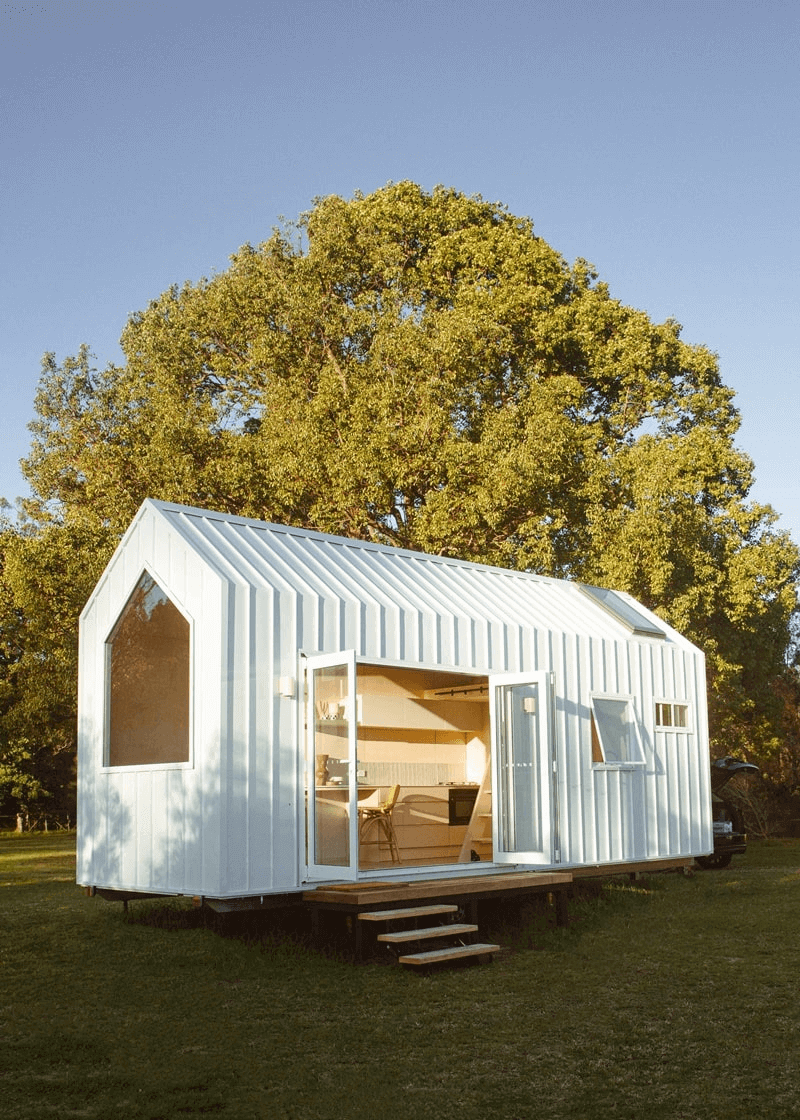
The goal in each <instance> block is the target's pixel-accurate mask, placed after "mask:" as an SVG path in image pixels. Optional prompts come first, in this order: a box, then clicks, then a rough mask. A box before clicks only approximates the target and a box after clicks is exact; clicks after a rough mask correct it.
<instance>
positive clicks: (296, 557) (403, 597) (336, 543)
mask: <svg viewBox="0 0 800 1120" xmlns="http://www.w3.org/2000/svg"><path fill="white" fill-rule="evenodd" d="M148 514H154V515H156V517H157V519H158V520H161V521H163V522H164V523H165V524H166V525H167V526H168V527H169V529H170V530H171V531H172V532H174V533H176V534H177V535H178V536H179V537H180V538H181V539H182V540H183V541H184V542H185V543H186V545H187V546H188V547H189V548H190V549H191V550H192V551H193V552H194V553H195V554H196V555H197V556H198V557H199V558H200V559H201V561H202V562H204V563H205V564H207V565H209V567H211V568H212V569H213V570H215V571H216V572H217V573H218V574H219V575H220V576H221V577H222V578H223V579H228V580H230V581H233V582H234V583H236V584H245V585H248V586H250V587H252V588H276V589H277V590H279V591H297V592H304V593H307V594H309V595H312V596H316V597H318V598H319V599H321V600H322V599H336V600H338V601H339V602H340V603H344V604H351V605H352V604H355V605H357V607H358V609H359V610H360V611H361V612H362V613H364V614H365V615H371V614H377V615H379V616H382V617H383V618H384V619H385V617H386V616H391V615H395V616H397V615H400V614H403V615H406V616H407V615H408V614H409V613H411V614H412V615H417V616H419V617H425V618H427V620H428V622H429V623H430V622H431V621H433V622H434V624H435V625H436V626H438V627H445V628H452V627H456V628H460V630H461V632H462V635H463V634H465V633H467V632H468V631H469V630H470V629H472V630H473V631H475V630H476V628H477V629H479V630H481V631H486V632H487V633H488V632H490V630H491V628H492V627H493V626H498V625H499V626H500V627H501V628H502V629H504V630H505V629H506V628H510V629H512V630H514V631H519V630H530V629H535V630H545V631H553V632H566V633H574V634H583V635H589V636H592V637H597V638H600V639H609V640H626V639H630V638H635V640H637V641H648V642H653V641H656V642H658V644H661V643H662V641H664V640H666V641H667V642H670V643H677V644H679V645H681V646H684V647H690V646H691V643H689V642H687V641H686V639H684V638H682V637H681V635H679V634H678V633H677V632H676V631H674V630H673V629H672V628H671V627H669V626H668V625H667V624H666V623H664V622H663V621H662V620H661V619H659V618H658V617H657V616H656V615H655V614H653V612H651V611H649V610H647V608H645V607H643V606H642V605H641V604H639V603H637V602H636V600H634V599H633V598H632V597H631V596H629V595H626V594H624V593H623V592H606V591H602V592H601V594H600V595H599V597H598V593H597V589H590V593H589V594H587V593H586V591H587V589H586V588H585V586H584V585H581V584H579V583H574V582H570V581H567V580H558V579H552V578H550V577H547V576H541V575H535V574H533V573H530V572H519V571H515V570H511V569H505V568H497V567H492V566H489V565H485V564H476V563H473V562H470V561H466V560H458V559H455V558H452V557H446V556H434V555H430V554H428V553H422V552H412V551H409V550H406V549H400V548H394V547H390V546H387V545H382V544H377V543H374V542H370V541H362V540H356V539H350V538H347V537H338V536H333V535H330V534H327V533H321V532H317V531H314V530H308V529H300V528H296V527H294V526H288V525H275V524H271V523H269V522H264V521H257V520H253V519H251V518H246V517H239V516H235V515H232V514H224V513H217V512H214V511H211V510H203V509H197V508H194V507H191V506H183V505H178V504H174V503H170V502H161V501H155V500H152V499H148V500H146V501H145V502H144V503H143V505H142V507H141V508H140V510H139V512H138V513H137V515H136V518H135V519H134V522H133V523H132V525H131V527H130V528H129V530H128V532H127V533H126V535H125V537H123V540H122V542H121V544H120V546H119V549H118V552H119V551H120V550H122V549H124V547H125V541H126V539H127V537H128V536H129V534H130V533H131V532H133V531H134V530H135V527H136V525H137V523H138V522H139V521H140V520H141V519H142V518H143V517H145V516H147V515H148ZM115 555H116V554H115ZM112 563H113V560H112ZM102 582H103V580H102V579H101V581H100V584H102ZM100 584H98V587H99V586H100ZM90 602H91V600H90ZM615 608H616V609H615ZM407 628H408V619H407V618H406V629H407ZM463 640H464V639H463V636H462V643H463ZM473 641H479V642H481V644H482V640H481V639H480V638H473ZM387 656H389V655H388V654H387ZM483 660H484V658H482V657H479V658H478V661H479V662H482V661H483ZM512 660H513V659H512Z"/></svg>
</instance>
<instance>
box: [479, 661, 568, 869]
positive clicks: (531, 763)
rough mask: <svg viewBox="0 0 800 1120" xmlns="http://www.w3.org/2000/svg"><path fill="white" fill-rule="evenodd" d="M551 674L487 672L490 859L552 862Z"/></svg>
mask: <svg viewBox="0 0 800 1120" xmlns="http://www.w3.org/2000/svg"><path fill="white" fill-rule="evenodd" d="M552 679H553V678H552V673H546V672H537V673H507V674H503V675H498V676H491V677H489V696H490V704H489V711H490V718H491V727H492V770H493V778H492V786H493V791H494V792H493V811H492V837H493V843H494V860H495V862H496V863H527V864H534V865H540V866H550V865H551V864H553V863H554V862H555V852H556V843H555V822H556V811H555V805H554V801H553V787H554V782H553V764H554V757H555V756H554V752H553V731H552V724H553V718H552V706H553V698H552V692H553V687H552Z"/></svg>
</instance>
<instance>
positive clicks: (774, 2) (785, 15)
mask: <svg viewBox="0 0 800 1120" xmlns="http://www.w3.org/2000/svg"><path fill="white" fill-rule="evenodd" d="M0 87H2V88H0V96H2V105H3V109H2V113H1V114H0V153H2V163H0V192H1V193H0V204H1V208H0V213H1V214H2V219H1V221H2V226H1V228H2V240H1V241H0V249H1V250H2V252H1V253H0V385H1V386H2V399H3V407H2V410H0V495H5V497H6V498H8V499H13V498H14V497H15V496H16V495H18V494H21V493H23V492H24V489H25V488H24V483H23V481H22V478H21V476H20V474H19V471H18V467H17V463H18V460H19V459H20V457H22V456H23V455H25V454H26V452H27V449H28V445H29V433H28V432H27V428H26V425H27V424H28V422H29V421H30V419H31V418H32V416H33V399H34V393H35V389H36V383H37V381H38V377H39V369H40V360H41V356H42V354H43V353H44V352H45V351H55V353H56V355H57V357H58V358H59V359H63V358H64V357H65V356H66V355H68V354H73V353H75V352H76V351H77V348H78V346H79V345H80V344H81V343H82V342H86V343H88V344H89V345H90V347H91V349H92V350H93V352H94V353H95V354H96V356H97V362H98V364H99V365H101V366H102V365H105V364H106V363H107V362H108V361H115V360H119V359H120V357H121V355H120V351H119V349H118V346H117V340H118V338H119V335H120V333H121V331H122V328H123V327H124V325H125V322H126V320H127V317H128V315H129V314H130V313H132V312H134V311H136V310H138V309H140V308H143V307H145V306H146V305H147V303H148V301H149V300H150V299H152V298H154V297H155V296H157V295H158V294H159V293H160V292H162V291H163V290H164V289H166V288H168V287H169V286H170V285H171V284H173V283H182V282H183V281H184V280H197V279H199V278H200V277H201V276H208V275H211V274H212V273H213V272H215V271H221V270H222V269H224V268H225V267H226V264H227V258H228V255H229V254H230V253H232V252H233V251H235V250H236V249H237V248H238V247H239V246H240V245H242V244H244V243H245V242H251V243H258V242H259V241H262V240H264V239H265V238H267V237H268V236H269V233H270V231H271V228H272V226H273V225H274V224H276V222H277V221H278V219H279V216H281V215H284V216H286V217H287V218H292V217H296V216H297V215H298V214H299V213H300V212H301V211H303V210H305V209H307V208H308V207H309V206H310V204H311V202H312V200H313V198H314V197H316V196H320V195H327V194H332V193H337V194H342V195H344V196H347V197H349V196H351V195H352V194H353V192H354V191H356V190H361V191H364V192H369V191H372V190H375V189H377V188H378V187H381V186H383V185H384V184H385V183H387V182H389V181H390V180H393V181H397V180H401V179H413V180H415V181H416V182H418V183H421V184H422V185H423V186H424V187H426V188H431V187H433V186H434V185H436V184H437V183H443V184H445V185H447V186H453V187H456V188H457V189H459V190H461V191H464V192H465V193H469V194H481V195H483V197H484V198H487V199H490V200H492V201H501V202H503V203H505V204H506V205H507V206H508V207H509V209H510V210H511V211H512V212H513V213H515V214H519V215H526V216H528V217H530V218H531V219H532V220H533V222H534V225H535V229H536V231H537V233H539V234H540V235H541V236H542V237H544V238H545V240H547V241H548V242H549V243H550V244H551V245H552V246H553V247H554V248H556V249H558V250H559V251H560V252H561V253H562V254H563V255H564V256H565V257H566V258H567V259H568V260H570V261H572V260H574V259H575V258H576V257H579V256H580V257H585V258H587V259H588V260H590V261H591V262H592V263H593V264H594V265H595V267H596V268H597V270H598V272H599V274H600V276H601V277H602V279H604V280H605V281H606V282H607V283H608V284H609V286H610V289H611V292H612V294H613V295H614V296H616V297H617V298H619V299H621V300H622V301H623V302H624V303H627V304H630V305H632V306H635V307H640V308H643V309H644V310H646V311H647V312H648V313H649V314H650V316H651V317H652V318H654V319H656V320H658V321H661V320H663V319H665V318H667V317H673V318H676V319H677V320H678V321H679V322H680V323H682V324H683V337H684V338H685V339H686V340H687V341H689V342H702V343H705V344H706V345H707V346H709V347H710V348H711V349H712V350H714V351H716V352H717V353H718V354H719V356H720V362H721V368H722V374H723V379H724V381H725V382H726V383H727V384H728V385H730V386H731V387H732V388H733V389H734V390H735V391H736V394H737V404H738V407H739V408H740V410H741V414H742V427H741V431H740V433H739V439H738V443H739V446H740V447H741V448H742V449H743V450H744V451H746V452H747V453H748V454H749V455H750V456H751V457H752V458H753V460H754V461H755V465H756V485H755V486H754V488H753V491H752V495H751V496H752V498H753V500H756V501H759V502H765V503H768V504H770V505H772V506H773V507H774V508H775V509H776V511H777V512H779V513H780V514H781V515H782V517H781V521H780V522H779V525H780V527H782V528H785V529H788V530H790V531H791V532H792V534H793V536H794V539H795V540H796V541H797V542H798V543H800V487H799V486H798V458H799V455H798V437H797V419H796V413H797V411H798V397H799V396H800V343H799V342H798V338H799V337H800V329H799V328H800V323H798V280H799V279H800V276H798V272H799V271H800V265H799V264H798V262H800V217H799V216H798V215H799V214H800V205H799V204H800V141H799V137H798V132H799V131H800V129H799V128H798V125H799V123H800V5H798V4H797V3H796V2H792V3H790V2H788V0H786V2H784V0H760V2H759V3H755V2H751V0H659V2H656V0H635V2H621V0H607V2H603V0H591V2H584V0H558V2H551V0H528V2H524V3H523V2H518V0H458V2H456V0H404V2H402V3H398V2H396V0H293V2H286V0H262V2H260V3H251V2H249V0H228V2H226V3H224V4H209V3H205V2H204V0H195V2H193V3H191V4H190V3H184V2H183V0H172V2H171V0H163V2H161V3H157V4H156V3H150V2H147V0H142V2H137V0H129V2H115V0H104V2H103V3H95V2H94V0H71V2H70V0H61V2H59V3H51V2H50V0H45V2H43V3H28V2H20V3H6V2H2V3H0ZM154 496H157V495H154Z"/></svg>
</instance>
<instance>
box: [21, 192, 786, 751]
mask: <svg viewBox="0 0 800 1120" xmlns="http://www.w3.org/2000/svg"><path fill="white" fill-rule="evenodd" d="M121 341H122V348H123V352H124V354H125V363H124V364H123V365H122V366H120V367H117V366H111V367H109V368H107V369H105V370H102V371H98V370H95V369H93V368H92V365H91V359H90V355H89V353H88V350H87V349H86V348H83V349H81V351H80V352H79V353H78V355H77V357H75V358H72V359H68V360H67V361H65V362H63V363H62V364H61V365H59V364H58V363H57V362H56V360H55V358H54V357H52V356H48V357H47V358H46V359H45V367H44V371H43V377H42V381H41V385H40V390H39V394H38V397H37V401H36V419H35V420H34V422H33V424H32V431H33V443H32V447H31V453H30V455H29V457H28V459H27V462H26V464H25V471H26V474H27V477H28V479H29V481H30V483H31V486H32V489H33V494H34V497H33V500H32V501H31V502H29V503H28V505H27V507H26V513H27V516H28V518H29V520H30V524H31V525H33V526H34V531H33V536H34V538H36V540H37V542H38V539H39V537H40V536H41V535H43V534H44V535H45V536H47V535H48V534H50V535H52V534H55V536H54V537H53V539H56V538H58V539H66V537H64V534H68V533H72V534H73V537H74V539H76V540H77V539H85V540H90V541H91V542H92V545H91V547H92V548H93V549H94V552H93V556H95V557H97V558H98V560H97V562H96V563H93V564H91V565H88V566H87V569H86V570H87V573H89V574H91V573H93V571H94V569H95V568H96V567H97V563H99V560H100V559H104V558H105V556H106V555H107V554H108V551H109V550H110V549H111V548H112V547H113V543H114V541H116V540H117V539H118V538H119V535H120V534H121V532H122V531H123V530H124V528H125V526H126V525H127V523H128V522H129V520H130V518H131V517H132V515H133V513H134V512H135V510H136V509H137V507H138V506H139V504H140V502H141V501H142V499H143V498H145V497H147V496H154V497H158V498H163V499H168V500H176V501H183V502H188V503H192V504H195V505H200V506H205V507H211V508H216V509H221V510H226V511H230V512H238V513H243V514H246V515H249V516H255V517H261V518H266V519H270V520H276V521H284V522H290V523H293V524H302V525H305V526H311V527H315V528H319V529H323V530H326V531H332V532H337V533H344V534H347V535H352V536H357V537H368V538H373V539H377V540H381V541H386V542H388V543H391V544H398V545H402V546H405V547H411V548H420V549H424V550H427V551H433V552H440V553H445V554H449V555H457V556H462V557H465V558H468V559H474V560H481V561H486V562H489V563H496V564H502V565H507V566H512V567H519V568H525V569H530V570H534V571H538V572H543V573H547V574H550V575H557V576H565V577H573V578H579V579H584V580H589V581H593V582H597V583H602V584H605V585H608V586H614V587H617V588H621V589H626V590H630V591H631V592H633V593H634V594H635V595H637V596H638V597H639V598H641V599H642V600H643V601H644V602H646V603H648V604H649V605H650V606H652V607H654V608H655V609H657V610H658V611H659V612H661V613H662V614H663V615H664V616H665V617H666V618H667V619H668V620H670V621H672V622H674V623H675V624H676V625H677V626H678V627H679V628H680V629H681V630H683V631H684V632H685V633H687V634H688V635H689V636H690V637H692V638H693V639H694V640H696V641H697V642H698V643H699V644H700V645H701V646H702V647H703V648H704V649H705V650H706V652H707V654H708V657H709V667H710V680H711V686H712V688H711V691H712V712H713V717H714V725H713V726H714V731H715V734H716V735H717V736H718V738H719V741H720V747H722V748H725V747H727V746H729V745H732V744H733V742H734V741H735V743H736V744H737V745H742V746H745V747H748V748H750V749H751V750H754V751H766V750H769V749H770V745H771V744H772V742H773V739H774V735H775V728H776V726H777V724H776V722H775V718H774V712H772V710H771V709H770V697H771V696H774V692H772V691H771V690H770V687H769V686H770V683H771V681H772V680H773V679H774V677H775V675H776V674H777V673H778V672H779V670H780V668H781V666H782V656H783V652H784V650H785V648H786V644H787V641H788V626H789V620H790V617H791V615H792V612H793V611H794V609H795V607H796V582H797V578H798V552H797V549H796V548H795V546H794V545H793V544H792V542H791V541H790V539H789V538H788V537H787V536H786V535H785V534H782V533H779V532H777V531H776V530H775V528H774V514H773V513H772V511H771V510H770V509H769V508H768V507H760V506H755V505H753V504H752V503H750V502H749V500H748V494H749V490H750V487H751V483H752V464H751V463H750V461H749V460H748V459H747V458H746V457H745V456H744V455H742V454H741V453H740V452H739V451H737V449H736V446H735V442H734V441H735V435H736V431H737V427H738V423H739V417H738V414H737V411H736V409H735V407H734V404H733V394H732V392H731V390H730V389H728V388H727V387H726V386H725V385H724V384H723V382H722V380H721V377H720V372H719V366H718V362H717V360H716V358H715V356H714V355H713V354H712V353H711V352H710V351H709V350H707V349H706V348H705V347H703V346H695V345H689V344H687V343H685V342H684V341H683V340H682V339H681V337H680V328H679V325H678V324H677V323H675V322H673V321H668V322H666V323H661V324H656V323H653V322H652V321H651V320H650V319H649V317H648V316H647V315H646V314H645V313H644V312H642V311H638V310H634V309H632V308H630V307H626V306H623V305H622V304H621V303H620V302H619V301H617V300H615V299H613V298H612V296H611V295H610V293H609V291H608V289H607V287H606V285H604V284H603V283H601V282H599V281H598V279H597V277H596V275H595V274H594V272H593V270H592V269H591V267H590V266H589V265H587V264H586V263H585V262H584V261H578V262H576V263H575V264H574V265H572V266H570V265H569V264H568V263H567V262H566V261H565V260H564V259H563V258H562V257H561V256H560V255H559V254H558V253H557V252H556V251H555V250H553V249H552V248H550V246H549V245H547V244H546V243H545V242H544V241H542V240H541V238H539V237H537V236H536V235H535V234H534V232H533V228H532V226H531V223H530V222H529V221H528V220H527V219H521V218H518V217H515V216H514V215H512V214H510V213H509V212H508V211H507V210H506V209H505V208H504V207H502V206H500V205H497V204H492V203H488V202H485V201H483V200H482V199H480V198H474V197H466V196H464V195H462V194H459V193H458V192H457V191H454V190H448V189H444V188H437V189H436V190H434V191H433V192H431V193H427V192H425V191H423V190H422V189H420V188H419V187H418V186H416V185H414V184H412V183H400V184H396V185H390V186H388V187H386V188H385V189H383V190H380V191H377V192H376V193H374V194H372V195H369V196H366V197H364V196H361V195H356V197H355V198H353V199H352V200H350V201H347V200H344V199H342V198H338V197H335V196H334V197H329V198H323V199H320V200H318V201H317V202H316V204H315V205H314V207H313V209H312V210H311V211H309V212H308V213H306V214H304V215H302V216H301V217H300V219H299V220H298V221H297V222H296V223H293V224H287V225H285V226H283V227H281V228H279V229H276V230H275V231H274V232H273V234H272V236H271V237H270V238H269V240H268V241H266V242H265V243H264V244H262V245H260V246H258V247H257V248H253V247H251V246H245V247H244V248H243V249H241V250H240V251H239V252H238V253H236V254H235V255H234V256H233V257H232V258H231V264H230V267H229V268H228V269H227V270H226V271H225V272H223V273H221V274H219V275H216V276H214V277H213V278H212V279H210V280H201V281H199V282H198V283H194V284H186V285H185V286H184V287H182V288H171V289H169V290H168V291H167V292H165V293H164V294H163V295H161V296H160V297H159V298H158V299H156V300H154V301H153V302H152V303H151V304H150V306H149V307H148V308H147V309H146V310H145V311H143V312H141V313H139V314H136V315H134V316H133V317H132V318H131V320H130V321H129V323H128V325H127V327H126V328H125V331H124V333H123V335H122V340H121ZM29 547H38V545H36V546H34V545H30V544H29ZM83 590H86V589H85V588H83V586H82V591H83ZM60 594H62V595H63V596H64V601H65V602H66V597H67V596H68V595H70V594H72V592H71V591H69V590H68V589H67V588H64V589H63V592H61V593H60ZM73 606H74V604H73ZM70 609H72V608H71V607H70Z"/></svg>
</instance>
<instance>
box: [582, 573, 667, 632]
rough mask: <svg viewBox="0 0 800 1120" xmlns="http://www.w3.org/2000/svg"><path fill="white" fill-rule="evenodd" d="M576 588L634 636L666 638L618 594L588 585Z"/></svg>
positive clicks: (654, 625) (653, 623)
mask: <svg viewBox="0 0 800 1120" xmlns="http://www.w3.org/2000/svg"><path fill="white" fill-rule="evenodd" d="M578 586H579V587H580V589H581V591H582V592H583V593H584V595H588V596H589V598H590V599H593V600H594V602H595V603H597V604H599V606H601V607H602V608H603V609H604V610H606V611H608V613H609V614H612V615H613V616H614V618H616V620H617V621H618V622H621V623H622V624H623V626H627V627H628V629H629V630H630V631H632V632H633V633H634V634H639V635H644V636H646V637H648V638H666V636H667V635H666V633H665V632H664V631H663V630H662V629H661V628H660V627H659V626H657V625H656V623H655V622H651V620H650V619H649V618H647V617H646V616H645V615H644V614H642V612H641V611H638V610H637V609H636V607H634V606H633V604H632V603H629V602H628V600H627V599H623V597H622V596H621V595H620V594H618V592H616V591H609V590H608V589H607V588H605V587H592V586H591V585H590V584H588V583H580V584H578Z"/></svg>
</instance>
